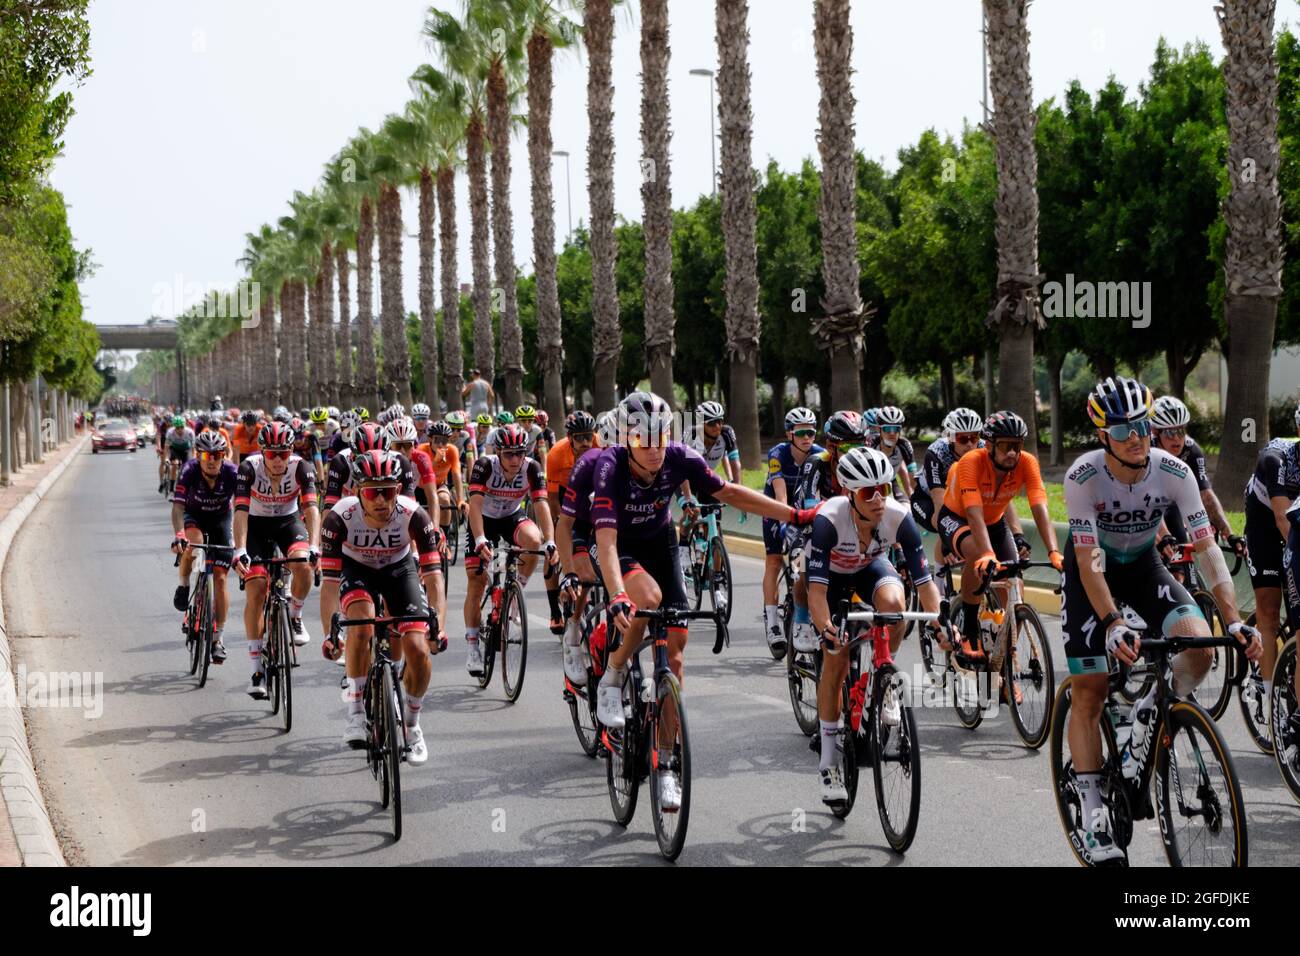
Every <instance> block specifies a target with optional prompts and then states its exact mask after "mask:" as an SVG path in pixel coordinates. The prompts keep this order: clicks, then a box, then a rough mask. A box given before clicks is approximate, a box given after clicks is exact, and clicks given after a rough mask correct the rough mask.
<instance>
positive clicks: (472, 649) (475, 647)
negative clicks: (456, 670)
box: [465, 641, 483, 677]
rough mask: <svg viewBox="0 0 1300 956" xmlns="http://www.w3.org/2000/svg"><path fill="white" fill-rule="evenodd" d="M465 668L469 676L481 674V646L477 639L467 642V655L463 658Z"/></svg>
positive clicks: (479, 675)
mask: <svg viewBox="0 0 1300 956" xmlns="http://www.w3.org/2000/svg"><path fill="white" fill-rule="evenodd" d="M465 669H466V670H468V671H469V673H470V676H471V677H481V676H483V648H481V647H480V646H479V643H478V641H470V642H469V656H468V657H466V659H465Z"/></svg>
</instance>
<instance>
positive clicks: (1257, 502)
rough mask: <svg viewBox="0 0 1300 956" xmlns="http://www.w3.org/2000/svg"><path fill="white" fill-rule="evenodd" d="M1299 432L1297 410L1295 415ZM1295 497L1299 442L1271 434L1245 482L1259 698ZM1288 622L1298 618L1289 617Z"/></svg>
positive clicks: (1271, 660) (1271, 659)
mask: <svg viewBox="0 0 1300 956" xmlns="http://www.w3.org/2000/svg"><path fill="white" fill-rule="evenodd" d="M1295 424H1296V430H1297V431H1298V432H1300V408H1297V409H1296V413H1295ZM1298 497H1300V442H1297V441H1296V440H1295V439H1294V438H1275V439H1273V440H1272V441H1270V442H1269V443H1268V444H1267V445H1265V446H1264V448H1263V450H1262V451H1260V453H1259V459H1258V460H1257V462H1256V464H1255V472H1254V474H1253V475H1251V477H1250V481H1249V482H1247V484H1246V503H1245V512H1246V528H1245V531H1246V552H1247V564H1246V567H1247V570H1248V571H1249V572H1250V585H1251V588H1252V589H1253V590H1254V592H1255V621H1256V623H1257V624H1258V625H1259V629H1260V632H1261V633H1262V634H1263V637H1264V657H1263V659H1262V660H1261V662H1260V672H1261V674H1262V676H1263V678H1264V689H1265V695H1264V698H1265V700H1271V699H1272V692H1273V667H1274V665H1275V664H1276V663H1277V632H1278V627H1279V625H1280V613H1281V608H1282V583H1283V582H1282V575H1283V571H1284V564H1285V561H1284V546H1285V544H1286V541H1287V539H1288V538H1289V536H1290V534H1291V522H1290V520H1289V519H1288V517H1287V509H1288V508H1290V507H1291V503H1292V502H1293V501H1294V500H1295V499H1296V498H1298ZM1292 623H1293V624H1300V620H1298V619H1293V620H1292Z"/></svg>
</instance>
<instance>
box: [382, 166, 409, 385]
mask: <svg viewBox="0 0 1300 956" xmlns="http://www.w3.org/2000/svg"><path fill="white" fill-rule="evenodd" d="M379 302H380V324H381V325H382V327H383V335H384V378H385V380H386V381H387V383H388V385H387V388H386V390H385V396H384V400H385V402H387V401H388V399H389V398H390V397H391V399H392V400H393V401H396V402H401V403H402V404H403V405H405V406H406V407H407V408H410V406H411V356H410V353H409V352H408V351H407V349H406V306H405V305H404V304H403V301H402V197H401V194H400V193H398V191H397V187H396V186H394V185H393V184H392V183H385V184H384V185H383V187H382V188H381V189H380V190H379Z"/></svg>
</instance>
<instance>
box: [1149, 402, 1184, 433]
mask: <svg viewBox="0 0 1300 956" xmlns="http://www.w3.org/2000/svg"><path fill="white" fill-rule="evenodd" d="M1191 420H1192V413H1191V412H1189V411H1188V410H1187V406H1186V405H1184V404H1183V403H1182V402H1180V401H1179V400H1178V399H1176V398H1174V397H1173V396H1172V395H1165V396H1162V397H1161V398H1157V399H1156V401H1155V404H1154V405H1152V406H1151V427H1152V428H1186V427H1187V425H1188V424H1189V423H1190V422H1191Z"/></svg>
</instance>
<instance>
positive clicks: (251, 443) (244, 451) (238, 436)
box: [231, 422, 261, 455]
mask: <svg viewBox="0 0 1300 956" xmlns="http://www.w3.org/2000/svg"><path fill="white" fill-rule="evenodd" d="M260 431H261V428H260V426H257V425H254V426H253V427H252V428H249V427H248V426H246V425H245V424H244V423H243V422H240V423H239V424H238V425H236V426H235V434H234V435H233V436H232V439H233V440H232V441H231V444H232V445H233V446H234V449H235V453H236V454H239V455H256V454H257V453H258V451H259V450H260V449H261V444H260V443H259V442H258V440H257V433H258V432H260Z"/></svg>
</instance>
